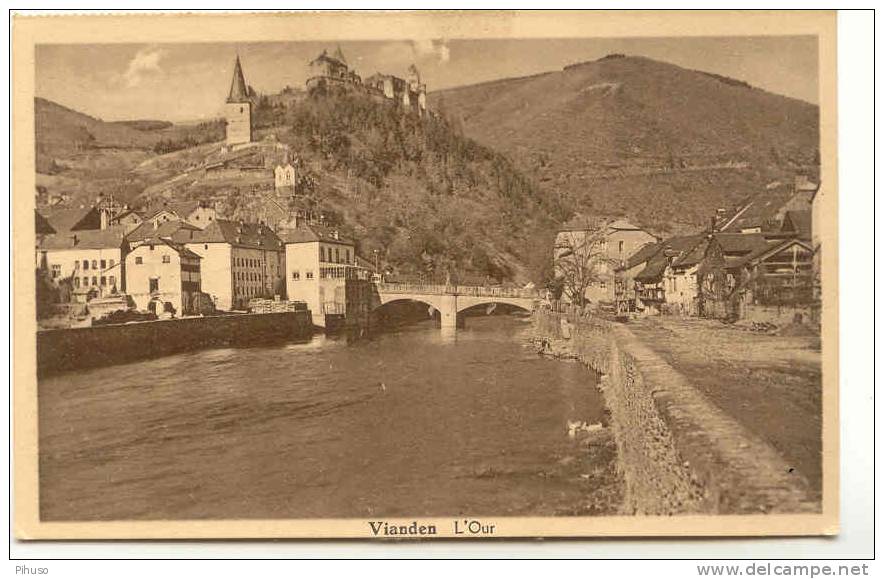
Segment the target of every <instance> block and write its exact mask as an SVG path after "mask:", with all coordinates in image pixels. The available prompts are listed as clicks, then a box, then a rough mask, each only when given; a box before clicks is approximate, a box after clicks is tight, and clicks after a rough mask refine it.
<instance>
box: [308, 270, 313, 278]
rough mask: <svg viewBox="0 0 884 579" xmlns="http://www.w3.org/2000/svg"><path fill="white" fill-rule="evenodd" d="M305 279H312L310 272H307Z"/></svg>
mask: <svg viewBox="0 0 884 579" xmlns="http://www.w3.org/2000/svg"><path fill="white" fill-rule="evenodd" d="M307 279H313V272H312V271H308V272H307Z"/></svg>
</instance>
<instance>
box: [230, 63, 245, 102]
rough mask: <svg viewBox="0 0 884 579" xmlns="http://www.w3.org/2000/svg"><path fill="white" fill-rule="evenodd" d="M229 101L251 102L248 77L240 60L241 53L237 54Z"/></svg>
mask: <svg viewBox="0 0 884 579" xmlns="http://www.w3.org/2000/svg"><path fill="white" fill-rule="evenodd" d="M227 102H229V103H245V102H249V89H248V86H247V85H246V79H245V77H244V76H243V74H242V65H241V64H240V62H239V54H237V55H236V65H235V66H234V67H233V80H232V81H231V83H230V94H229V95H227Z"/></svg>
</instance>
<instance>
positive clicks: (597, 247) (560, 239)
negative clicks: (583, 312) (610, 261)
mask: <svg viewBox="0 0 884 579" xmlns="http://www.w3.org/2000/svg"><path fill="white" fill-rule="evenodd" d="M605 237H606V231H605V227H604V224H602V223H600V222H593V223H591V224H588V225H586V227H585V228H581V229H579V230H570V231H562V232H560V233H559V235H558V236H557V237H556V246H555V258H554V263H553V265H554V268H555V277H556V278H557V279H558V280H559V281H560V282H561V283H562V287H563V290H564V294H565V295H566V296H567V297H568V298H569V299H570V301H571V303H573V304H576V305H578V306H581V307H583V306H584V305H585V303H586V289H587V288H588V287H589V286H590V284H592V283H593V282H596V281H600V280H601V279H602V278H603V275H602V274H603V264H605V263H606V262H607V251H606V248H605Z"/></svg>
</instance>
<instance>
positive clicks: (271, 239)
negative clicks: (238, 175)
mask: <svg viewBox="0 0 884 579" xmlns="http://www.w3.org/2000/svg"><path fill="white" fill-rule="evenodd" d="M172 239H173V240H174V241H176V242H179V243H229V244H230V245H233V246H236V247H247V248H254V249H272V250H277V251H278V250H281V249H282V247H283V243H282V240H281V239H280V238H279V236H277V235H276V233H274V231H273V230H272V229H271V228H270V227H268V226H267V225H264V224H261V223H249V222H245V221H230V220H227V219H216V220H214V221H212V223H210V224H209V225H208V226H207V227H206V228H205V229H198V228H192V229H191V228H187V229H184V228H182V229H179V230H177V231H176V232H175V233H174V234H173V235H172Z"/></svg>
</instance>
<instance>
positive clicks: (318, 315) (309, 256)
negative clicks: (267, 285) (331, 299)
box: [285, 242, 322, 324]
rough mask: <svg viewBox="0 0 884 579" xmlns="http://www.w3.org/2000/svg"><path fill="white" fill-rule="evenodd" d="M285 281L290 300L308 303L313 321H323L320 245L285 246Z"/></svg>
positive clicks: (318, 322) (296, 244)
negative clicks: (320, 284) (320, 296)
mask: <svg viewBox="0 0 884 579" xmlns="http://www.w3.org/2000/svg"><path fill="white" fill-rule="evenodd" d="M285 280H286V282H285V283H286V293H287V294H288V299H290V300H297V301H302V302H306V303H307V307H308V308H309V309H310V311H311V312H313V321H314V323H316V324H320V323H321V321H322V307H321V302H320V299H319V243H317V242H313V243H288V244H286V246H285Z"/></svg>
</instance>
